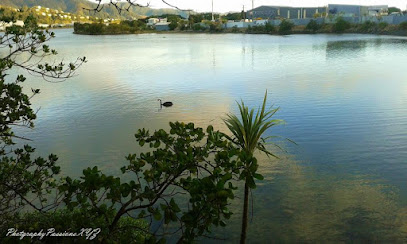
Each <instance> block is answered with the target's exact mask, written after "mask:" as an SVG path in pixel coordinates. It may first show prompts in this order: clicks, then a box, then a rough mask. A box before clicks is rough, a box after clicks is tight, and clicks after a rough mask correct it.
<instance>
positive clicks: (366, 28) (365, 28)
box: [359, 21, 378, 33]
mask: <svg viewBox="0 0 407 244" xmlns="http://www.w3.org/2000/svg"><path fill="white" fill-rule="evenodd" d="M377 28H378V24H377V23H375V22H372V21H366V22H364V23H363V24H361V25H360V26H359V31H361V32H368V33H370V32H375V31H377Z"/></svg>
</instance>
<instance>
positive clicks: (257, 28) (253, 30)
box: [247, 22, 275, 34]
mask: <svg viewBox="0 0 407 244" xmlns="http://www.w3.org/2000/svg"><path fill="white" fill-rule="evenodd" d="M274 31H275V28H274V26H273V25H272V24H271V23H270V22H267V23H266V24H265V25H254V26H249V28H247V33H250V34H271V33H273V32H274Z"/></svg>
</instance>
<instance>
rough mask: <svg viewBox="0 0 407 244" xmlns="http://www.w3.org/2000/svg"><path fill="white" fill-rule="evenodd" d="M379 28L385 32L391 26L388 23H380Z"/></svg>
mask: <svg viewBox="0 0 407 244" xmlns="http://www.w3.org/2000/svg"><path fill="white" fill-rule="evenodd" d="M377 26H378V27H379V30H384V29H386V28H387V26H389V24H388V23H387V22H380V23H379V24H378V25H377Z"/></svg>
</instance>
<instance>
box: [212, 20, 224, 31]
mask: <svg viewBox="0 0 407 244" xmlns="http://www.w3.org/2000/svg"><path fill="white" fill-rule="evenodd" d="M222 30H223V27H222V24H221V23H218V22H211V23H210V24H209V31H210V32H221V31H222Z"/></svg>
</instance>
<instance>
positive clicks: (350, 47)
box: [326, 40, 368, 58]
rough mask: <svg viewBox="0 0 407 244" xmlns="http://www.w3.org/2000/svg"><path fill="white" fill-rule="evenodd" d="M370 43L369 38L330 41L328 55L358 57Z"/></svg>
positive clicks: (329, 56)
mask: <svg viewBox="0 0 407 244" xmlns="http://www.w3.org/2000/svg"><path fill="white" fill-rule="evenodd" d="M367 45H368V40H353V41H329V42H327V44H326V57H327V58H336V57H337V56H341V57H343V55H345V56H348V55H349V56H353V57H358V56H360V55H361V53H362V52H363V51H364V49H365V48H366V47H367Z"/></svg>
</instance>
